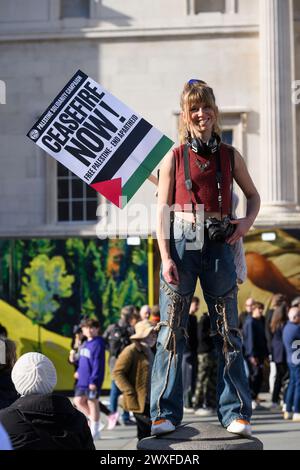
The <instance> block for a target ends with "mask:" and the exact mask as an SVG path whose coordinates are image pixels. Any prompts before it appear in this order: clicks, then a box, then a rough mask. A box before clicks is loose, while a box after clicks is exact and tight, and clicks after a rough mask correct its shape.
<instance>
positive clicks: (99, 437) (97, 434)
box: [92, 430, 101, 441]
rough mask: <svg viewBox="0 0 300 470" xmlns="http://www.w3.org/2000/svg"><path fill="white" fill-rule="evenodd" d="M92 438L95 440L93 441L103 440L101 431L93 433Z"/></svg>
mask: <svg viewBox="0 0 300 470" xmlns="http://www.w3.org/2000/svg"><path fill="white" fill-rule="evenodd" d="M92 438H93V441H99V440H100V439H101V433H100V430H98V431H96V432H95V433H92Z"/></svg>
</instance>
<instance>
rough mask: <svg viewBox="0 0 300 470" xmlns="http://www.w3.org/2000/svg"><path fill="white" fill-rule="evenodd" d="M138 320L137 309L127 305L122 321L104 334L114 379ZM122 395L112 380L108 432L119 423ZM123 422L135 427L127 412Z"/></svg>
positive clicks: (123, 311)
mask: <svg viewBox="0 0 300 470" xmlns="http://www.w3.org/2000/svg"><path fill="white" fill-rule="evenodd" d="M138 319H139V315H138V314H137V312H136V309H135V307H134V306H132V305H127V306H125V307H123V308H122V310H121V316H120V320H119V321H118V322H117V323H113V324H111V325H109V326H108V328H107V329H106V330H105V332H104V334H103V338H104V340H105V342H106V347H107V348H108V350H109V356H110V357H109V368H110V374H111V376H112V377H113V370H114V366H115V363H116V360H117V358H118V356H119V355H120V353H121V352H122V351H123V349H124V348H125V347H126V346H128V345H129V344H131V341H130V336H131V335H132V334H133V333H134V325H135V324H136V323H137V322H138ZM120 395H121V391H120V390H119V389H118V387H117V385H116V383H115V381H114V380H113V379H112V381H111V389H110V412H111V414H110V416H109V417H108V426H107V429H108V430H112V429H114V427H115V426H116V424H117V423H118V418H119V412H118V398H119V396H120ZM122 420H123V423H124V424H125V426H131V425H135V422H134V421H133V420H131V419H130V415H129V413H128V412H127V411H124V412H123V414H122Z"/></svg>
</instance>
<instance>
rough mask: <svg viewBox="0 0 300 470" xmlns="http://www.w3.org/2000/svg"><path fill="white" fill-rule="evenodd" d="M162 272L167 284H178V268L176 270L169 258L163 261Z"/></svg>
mask: <svg viewBox="0 0 300 470" xmlns="http://www.w3.org/2000/svg"><path fill="white" fill-rule="evenodd" d="M162 273H163V276H164V278H165V280H166V281H167V282H168V283H169V284H174V285H175V286H178V284H179V275H178V270H177V267H176V264H175V263H174V261H173V260H172V259H171V258H169V259H167V260H166V261H163V263H162Z"/></svg>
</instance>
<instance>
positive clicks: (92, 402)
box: [74, 319, 105, 440]
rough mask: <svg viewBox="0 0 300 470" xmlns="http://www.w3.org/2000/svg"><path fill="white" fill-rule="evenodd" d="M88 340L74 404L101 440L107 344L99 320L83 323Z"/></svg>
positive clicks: (83, 348)
mask: <svg viewBox="0 0 300 470" xmlns="http://www.w3.org/2000/svg"><path fill="white" fill-rule="evenodd" d="M81 328H82V333H83V335H84V336H85V337H86V338H87V340H86V341H85V342H84V343H83V344H82V346H81V347H80V350H79V363H78V369H77V372H76V375H75V377H76V378H77V384H76V387H75V397H74V404H75V406H76V408H78V409H79V411H81V412H82V413H84V414H85V415H86V417H87V418H88V419H89V420H90V428H91V433H92V436H93V439H94V440H95V439H100V409H99V400H98V399H99V396H100V392H101V387H102V382H103V379H104V370H105V344H104V340H103V338H101V337H100V336H99V329H100V325H99V322H98V321H97V320H92V319H86V320H83V322H82V323H81Z"/></svg>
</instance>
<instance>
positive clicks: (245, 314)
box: [239, 297, 255, 331]
mask: <svg viewBox="0 0 300 470" xmlns="http://www.w3.org/2000/svg"><path fill="white" fill-rule="evenodd" d="M254 302H255V300H254V299H253V298H252V297H249V299H247V300H246V302H245V310H243V311H242V312H241V313H240V314H239V329H240V330H241V331H243V327H244V323H245V320H246V318H248V316H251V315H252V312H253V305H254Z"/></svg>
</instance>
